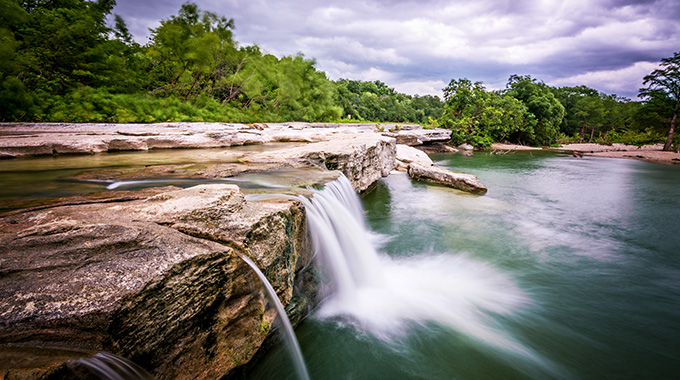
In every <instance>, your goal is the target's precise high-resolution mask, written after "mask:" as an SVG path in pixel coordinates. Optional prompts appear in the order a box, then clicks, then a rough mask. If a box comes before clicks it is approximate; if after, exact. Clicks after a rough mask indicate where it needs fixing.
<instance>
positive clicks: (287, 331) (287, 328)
mask: <svg viewBox="0 0 680 380" xmlns="http://www.w3.org/2000/svg"><path fill="white" fill-rule="evenodd" d="M241 259H242V260H243V261H245V262H246V264H248V265H249V266H250V268H252V269H253V271H254V272H255V273H256V274H257V277H259V278H260V281H261V282H262V285H264V288H265V290H266V291H267V295H268V296H269V299H270V300H271V301H272V302H273V303H274V306H275V307H276V311H277V312H278V315H279V318H280V320H281V323H282V324H283V338H284V340H285V341H286V343H287V344H288V347H289V348H290V352H291V356H292V359H293V363H294V365H295V371H296V372H297V374H298V377H299V378H300V380H309V373H308V372H307V366H306V365H305V361H304V359H303V357H302V350H301V349H300V344H299V343H298V341H297V338H296V337H295V331H294V330H293V326H292V325H291V324H290V320H289V319H288V315H287V314H286V310H285V309H284V307H283V305H282V304H281V301H280V300H279V297H278V296H277V295H276V291H275V290H274V288H273V287H272V285H271V284H270V283H269V281H268V280H267V277H265V275H264V273H262V271H261V270H260V268H258V266H257V265H255V263H254V262H253V260H251V259H250V258H249V257H248V256H241Z"/></svg>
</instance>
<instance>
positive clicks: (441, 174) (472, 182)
mask: <svg viewBox="0 0 680 380" xmlns="http://www.w3.org/2000/svg"><path fill="white" fill-rule="evenodd" d="M408 175H409V176H410V177H411V178H413V179H416V180H419V181H428V182H432V183H437V184H440V185H445V186H449V187H452V188H454V189H458V190H462V191H466V192H469V193H474V194H480V195H483V194H486V192H487V188H486V186H484V185H483V184H482V183H481V182H479V180H478V179H477V177H476V176H474V175H471V174H463V173H456V172H452V171H450V170H447V169H444V168H439V167H436V166H430V167H425V166H420V165H418V164H410V165H409V167H408Z"/></svg>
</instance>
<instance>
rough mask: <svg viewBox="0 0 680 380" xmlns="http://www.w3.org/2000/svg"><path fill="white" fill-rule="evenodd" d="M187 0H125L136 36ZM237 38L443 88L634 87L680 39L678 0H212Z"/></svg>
mask: <svg viewBox="0 0 680 380" xmlns="http://www.w3.org/2000/svg"><path fill="white" fill-rule="evenodd" d="M183 2H184V1H180V0H177V1H176V0H166V1H161V0H158V1H139V0H137V1H132V0H118V5H117V7H116V8H115V9H114V13H118V14H120V15H121V16H123V18H124V19H125V20H126V22H127V23H128V26H129V28H130V30H131V32H132V33H133V34H134V35H135V38H136V39H137V40H138V41H139V42H140V43H142V44H143V43H146V41H148V40H147V38H148V35H149V31H148V30H149V28H153V27H156V26H158V22H159V21H160V20H161V19H166V18H168V17H170V16H171V15H174V14H176V13H177V11H178V10H179V8H180V6H181V5H182V3H183ZM196 3H197V4H198V6H199V7H200V8H201V9H203V10H207V11H211V12H214V13H217V14H219V15H223V16H226V17H229V18H233V19H234V21H235V24H236V29H235V36H236V40H237V41H239V43H240V44H241V45H250V44H257V45H258V46H260V48H261V49H262V50H263V51H264V52H267V53H271V54H274V55H277V56H283V55H295V54H298V53H302V54H304V55H305V56H306V57H308V58H314V59H316V61H317V68H318V69H320V70H323V71H325V72H326V73H327V74H328V76H329V77H330V78H331V79H338V78H350V79H360V80H382V81H383V82H385V83H387V84H388V85H390V86H392V87H395V88H396V89H397V90H398V91H402V92H406V93H410V94H421V95H425V94H436V95H440V94H441V89H442V88H443V87H444V86H445V85H446V83H448V82H449V81H450V80H451V79H457V78H468V79H470V80H473V81H481V82H484V83H485V84H486V85H487V87H489V88H503V87H504V86H505V83H506V81H507V79H508V77H509V76H510V75H511V74H519V75H531V76H532V77H534V78H536V79H539V80H542V81H544V82H546V83H548V84H551V85H556V86H571V85H587V86H590V87H594V88H596V89H598V90H600V91H604V92H608V93H617V94H619V95H623V96H628V97H635V96H636V94H637V90H638V88H639V87H640V86H641V83H642V77H643V76H644V75H646V74H648V73H649V72H651V71H652V70H653V69H654V68H656V65H657V63H658V61H659V60H660V59H661V58H663V57H668V56H671V55H672V54H673V53H674V52H675V51H678V50H680V23H678V22H677V20H678V16H680V2H678V1H676V0H596V1H592V0H569V1H566V0H565V1H553V0H514V1H513V0H478V1H462V0H457V1H451V0H449V1H446V0H425V1H411V0H374V1H367V0H364V1H360V0H342V1H341V0H328V1H313V0H277V1H264V0H207V1H196Z"/></svg>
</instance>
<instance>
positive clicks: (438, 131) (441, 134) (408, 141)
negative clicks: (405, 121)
mask: <svg viewBox="0 0 680 380" xmlns="http://www.w3.org/2000/svg"><path fill="white" fill-rule="evenodd" d="M451 133H452V132H451V130H450V129H444V128H432V129H424V128H422V127H420V128H408V129H399V130H394V131H390V132H384V133H383V134H384V135H385V136H389V137H394V138H395V139H396V140H397V144H404V145H409V146H415V145H423V144H431V143H434V142H442V141H449V140H451Z"/></svg>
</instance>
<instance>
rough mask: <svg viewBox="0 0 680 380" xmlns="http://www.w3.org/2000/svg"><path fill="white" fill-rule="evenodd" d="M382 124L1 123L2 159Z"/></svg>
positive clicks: (359, 130)
mask: <svg viewBox="0 0 680 380" xmlns="http://www.w3.org/2000/svg"><path fill="white" fill-rule="evenodd" d="M383 128H384V126H380V127H378V126H377V125H376V124H337V123H335V124H334V123H270V124H227V123H158V124H61V123H41V124H31V123H0V157H4V158H9V157H18V156H26V155H57V154H88V153H89V154H92V153H101V152H113V151H125V150H133V151H134V150H142V151H143V150H151V149H169V148H219V147H231V146H240V145H254V144H267V143H272V142H319V141H331V140H337V139H339V138H349V136H350V135H351V136H357V135H361V134H364V133H366V134H374V133H377V132H378V130H379V129H383ZM394 128H396V126H394ZM446 133H447V131H446V130H423V129H422V127H420V126H416V125H412V126H404V129H403V130H399V131H397V132H395V134H394V136H397V138H399V139H403V138H410V137H405V136H415V137H416V139H417V140H418V141H420V143H422V142H427V141H434V140H433V139H443V138H444V137H445V136H448V137H446V139H448V138H449V137H450V134H451V132H450V131H448V135H447V134H446ZM394 136H393V137H394Z"/></svg>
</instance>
